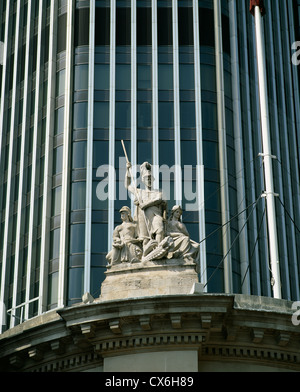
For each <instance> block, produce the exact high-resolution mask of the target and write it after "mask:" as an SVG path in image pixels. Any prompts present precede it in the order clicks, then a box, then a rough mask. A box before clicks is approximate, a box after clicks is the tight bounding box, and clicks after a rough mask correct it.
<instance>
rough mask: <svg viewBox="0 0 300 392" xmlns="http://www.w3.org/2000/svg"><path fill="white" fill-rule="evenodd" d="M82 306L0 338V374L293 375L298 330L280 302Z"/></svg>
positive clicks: (170, 300) (189, 298)
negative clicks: (163, 373)
mask: <svg viewBox="0 0 300 392" xmlns="http://www.w3.org/2000/svg"><path fill="white" fill-rule="evenodd" d="M87 302H90V303H81V304H78V305H76V306H72V307H70V308H63V309H60V310H53V311H50V312H48V313H45V314H44V315H42V316H39V317H36V318H34V319H31V320H28V321H26V322H24V323H23V324H21V325H18V326H16V327H15V328H12V329H10V330H8V331H6V332H5V333H3V334H2V335H0V369H1V371H22V372H32V371H42V372H45V371H49V372H72V371H105V372H109V371H114V372H117V371H178V370H180V371H189V372H196V371H199V372H201V371H220V370H226V371H240V370H241V371H258V370H264V371H299V370H300V327H299V326H298V327H297V326H295V325H293V323H292V315H293V310H292V303H291V302H288V301H285V300H274V299H272V298H265V297H254V296H244V295H224V294H219V295H217V294H215V295H213V294H203V295H198V294H194V295H193V294H185V295H179V294H178V295H163V296H154V297H143V298H140V299H123V300H117V301H114V300H111V301H102V300H99V299H98V300H94V301H93V302H92V301H91V298H90V297H89V298H88V301H87ZM179 364H181V365H180V366H179Z"/></svg>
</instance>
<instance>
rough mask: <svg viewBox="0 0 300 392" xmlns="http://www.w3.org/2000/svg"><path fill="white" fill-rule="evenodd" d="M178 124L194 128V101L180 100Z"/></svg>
mask: <svg viewBox="0 0 300 392" xmlns="http://www.w3.org/2000/svg"><path fill="white" fill-rule="evenodd" d="M180 126H181V127H182V128H195V126H196V119H195V102H180Z"/></svg>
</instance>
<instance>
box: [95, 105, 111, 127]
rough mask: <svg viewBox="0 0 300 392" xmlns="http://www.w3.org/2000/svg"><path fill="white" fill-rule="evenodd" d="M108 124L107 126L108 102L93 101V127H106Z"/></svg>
mask: <svg viewBox="0 0 300 392" xmlns="http://www.w3.org/2000/svg"><path fill="white" fill-rule="evenodd" d="M108 126H109V102H95V105H94V128H108Z"/></svg>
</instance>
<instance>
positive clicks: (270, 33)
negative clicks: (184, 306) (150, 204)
mask: <svg viewBox="0 0 300 392" xmlns="http://www.w3.org/2000/svg"><path fill="white" fill-rule="evenodd" d="M265 6H266V10H267V12H266V15H265V16H264V18H263V21H264V41H265V47H266V68H267V86H268V107H269V118H270V129H271V147H272V155H274V159H273V171H274V183H275V192H276V193H277V194H278V196H277V197H276V219H277V231H278V233H277V234H278V238H279V244H278V246H279V263H280V276H281V293H282V298H284V299H288V300H293V301H297V300H298V301H299V300H300V284H299V280H300V179H299V175H300V172H299V167H300V104H299V100H300V98H299V88H300V86H299V66H298V67H297V65H295V64H294V63H293V62H292V55H293V51H292V45H293V43H294V42H296V41H299V40H300V37H299V23H300V22H299V20H300V19H299V18H300V4H299V0H298V1H297V0H293V1H290V0H287V1H285V0H282V1H280V2H278V4H277V3H276V5H275V4H274V2H272V1H271V0H266V1H265ZM0 41H1V42H2V43H3V44H1V46H0V51H1V56H0V59H1V63H2V64H1V65H0V87H1V90H0V94H1V95H0V211H1V213H0V304H2V308H3V309H4V310H5V312H2V313H3V315H2V314H1V315H0V317H2V319H1V323H0V324H2V326H0V327H2V330H5V329H8V328H11V327H13V326H15V325H17V324H19V323H20V322H22V321H23V320H25V319H29V318H31V317H34V316H36V315H39V314H42V313H43V312H46V311H47V310H50V309H54V308H57V307H63V306H70V305H72V304H75V303H77V302H80V301H81V297H82V295H83V294H84V293H85V292H89V293H91V294H92V295H93V296H94V297H97V296H99V294H100V289H101V282H102V281H103V280H104V272H105V270H106V264H107V261H106V258H105V256H106V254H107V252H108V251H109V250H110V248H111V243H112V232H113V229H114V227H115V226H116V225H117V224H119V222H120V214H119V210H120V208H121V207H122V206H124V205H127V206H129V207H131V208H132V209H134V208H135V206H134V203H133V200H131V198H130V196H129V195H128V194H127V192H126V190H125V187H124V176H125V168H126V160H125V157H124V152H123V149H122V145H121V140H123V141H124V143H125V146H126V151H127V154H128V157H129V159H130V161H131V163H132V165H133V172H134V173H135V174H136V176H137V183H138V184H139V165H140V164H141V163H143V162H144V161H148V162H150V163H152V165H153V168H154V177H155V182H156V186H157V187H160V188H162V189H163V191H164V192H165V195H166V197H167V199H168V207H169V210H170V209H171V208H172V207H173V205H175V204H180V205H181V206H182V208H183V210H184V213H183V221H184V223H185V224H186V226H187V229H188V231H189V233H190V235H191V238H192V239H193V240H195V241H198V242H199V243H200V267H201V268H200V280H201V282H202V283H204V284H205V290H206V291H207V292H209V293H214V292H215V293H223V292H224V293H243V294H249V295H258V296H270V297H271V296H272V284H271V283H272V273H271V268H270V263H269V262H270V260H269V242H268V225H267V219H266V200H265V198H264V197H262V194H263V192H264V191H265V184H264V172H263V157H262V156H261V154H262V152H263V151H262V137H261V118H260V117H261V116H260V104H259V86H258V71H257V55H256V41H255V22H254V18H253V17H252V15H251V14H250V13H249V1H248V0H243V1H236V0H222V1H221V0H90V1H84V0H77V1H75V0H59V1H56V0H55V1H54V0H40V1H37V0H14V1H13V0H3V1H2V2H1V4H0ZM3 305H4V306H3Z"/></svg>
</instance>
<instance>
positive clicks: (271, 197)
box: [250, 0, 281, 298]
mask: <svg viewBox="0 0 300 392" xmlns="http://www.w3.org/2000/svg"><path fill="white" fill-rule="evenodd" d="M250 11H251V13H252V15H254V17H255V33H256V50H257V67H258V80H259V96H260V111H261V132H262V146H263V153H262V154H260V155H261V156H262V157H263V162H264V177H265V187H266V190H265V193H264V196H265V197H266V202H267V219H268V236H269V248H270V264H271V272H272V280H271V284H272V288H273V296H274V298H281V280H280V268H279V250H278V235H277V225H276V211H275V197H276V196H278V195H276V194H275V193H274V182H273V168H272V159H273V158H274V156H273V155H272V154H271V137H270V121H269V107H268V94H267V74H266V58H265V45H264V30H263V28H264V27H263V19H262V17H263V15H264V13H265V9H264V5H263V1H262V0H251V2H250Z"/></svg>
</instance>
